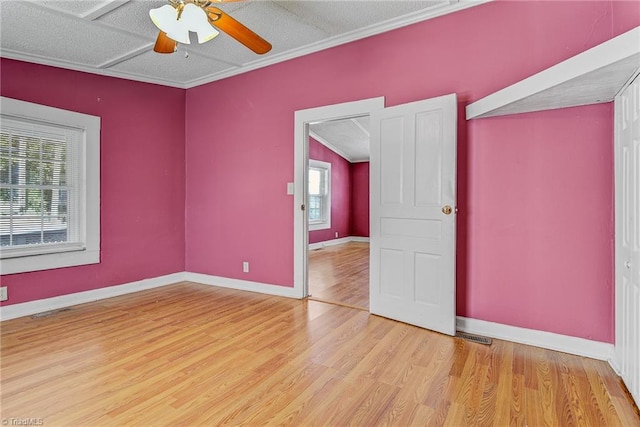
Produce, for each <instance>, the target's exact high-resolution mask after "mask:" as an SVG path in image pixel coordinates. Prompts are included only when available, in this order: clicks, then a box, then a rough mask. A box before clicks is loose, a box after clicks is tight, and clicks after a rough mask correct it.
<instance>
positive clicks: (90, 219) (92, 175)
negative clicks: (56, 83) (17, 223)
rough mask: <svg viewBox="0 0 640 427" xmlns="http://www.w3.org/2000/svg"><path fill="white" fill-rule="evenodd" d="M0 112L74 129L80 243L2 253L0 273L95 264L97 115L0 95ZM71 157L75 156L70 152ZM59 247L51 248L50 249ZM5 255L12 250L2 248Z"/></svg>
mask: <svg viewBox="0 0 640 427" xmlns="http://www.w3.org/2000/svg"><path fill="white" fill-rule="evenodd" d="M0 108H1V110H2V115H4V116H7V117H8V118H17V119H24V120H38V121H42V122H44V123H47V124H51V125H53V126H65V127H69V128H72V129H74V130H77V131H78V140H77V141H75V143H74V144H76V146H75V147H74V150H76V151H77V153H78V154H77V158H75V159H73V161H74V162H77V167H78V169H79V173H78V175H77V176H78V179H77V181H74V185H75V186H77V192H76V194H77V198H78V206H79V207H78V212H77V213H78V215H79V218H77V219H76V222H75V224H74V227H77V230H78V238H79V239H80V241H79V242H74V243H79V244H80V246H79V247H78V248H77V249H76V250H73V251H72V252H69V251H67V250H72V248H69V247H67V246H66V245H60V246H51V247H50V248H49V249H45V250H44V251H43V252H39V250H38V252H36V250H33V251H30V252H31V253H33V255H27V254H25V253H22V252H21V251H20V250H16V251H15V252H16V253H18V255H19V257H16V258H9V257H3V259H1V260H0V271H2V274H14V273H24V272H30V271H40V270H49V269H52V268H62V267H72V266H77V265H87V264H97V263H99V262H100V126H101V119H100V117H98V116H92V115H89V114H83V113H78V112H76V111H70V110H64V109H61V108H54V107H49V106H47V105H40V104H35V103H32V102H26V101H21V100H18V99H13V98H7V97H4V96H0ZM74 157H75V156H74ZM56 248H59V251H56V252H53V251H52V250H51V249H56ZM4 251H5V255H6V254H11V252H14V251H13V250H12V248H6V249H4Z"/></svg>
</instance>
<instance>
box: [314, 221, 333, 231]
mask: <svg viewBox="0 0 640 427" xmlns="http://www.w3.org/2000/svg"><path fill="white" fill-rule="evenodd" d="M329 228H331V223H330V222H328V221H325V222H310V223H309V231H317V230H327V229H329Z"/></svg>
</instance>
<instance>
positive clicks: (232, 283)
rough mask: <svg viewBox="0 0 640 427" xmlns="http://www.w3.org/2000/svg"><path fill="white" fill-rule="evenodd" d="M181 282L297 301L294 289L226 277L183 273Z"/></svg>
mask: <svg viewBox="0 0 640 427" xmlns="http://www.w3.org/2000/svg"><path fill="white" fill-rule="evenodd" d="M183 280H185V281H187V282H194V283H199V284H201V285H209V286H218V287H220V288H229V289H236V290H238V291H248V292H257V293H259V294H266V295H275V296H279V297H287V298H296V299H299V297H298V295H297V293H296V292H295V289H294V288H292V287H288V286H278V285H271V284H269V283H260V282H251V281H248V280H240V279H231V278H228V277H219V276H210V275H208V274H201V273H188V272H185V273H184V279H183Z"/></svg>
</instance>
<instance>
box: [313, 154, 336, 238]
mask: <svg viewBox="0 0 640 427" xmlns="http://www.w3.org/2000/svg"><path fill="white" fill-rule="evenodd" d="M308 214H309V230H324V229H327V228H331V163H326V162H321V161H319V160H309V209H308Z"/></svg>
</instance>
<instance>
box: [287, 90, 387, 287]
mask: <svg viewBox="0 0 640 427" xmlns="http://www.w3.org/2000/svg"><path fill="white" fill-rule="evenodd" d="M382 108H384V97H383V96H381V97H378V98H369V99H362V100H359V101H352V102H344V103H342V104H335V105H325V106H322V107H315V108H308V109H305V110H298V111H296V112H295V113H294V148H293V152H294V154H293V158H294V159H293V162H294V164H293V165H294V168H293V173H294V175H293V179H294V194H293V289H294V290H295V295H296V297H297V298H304V297H305V296H306V294H307V293H308V290H307V289H306V288H307V283H306V278H307V250H308V245H309V240H308V239H309V232H308V224H307V212H306V211H303V210H301V209H300V206H302V205H306V204H307V202H306V200H307V183H306V179H307V168H308V167H309V154H308V153H309V123H315V122H320V121H325V120H339V119H346V118H349V117H355V116H364V115H368V114H371V112H372V111H376V110H379V109H382Z"/></svg>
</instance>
